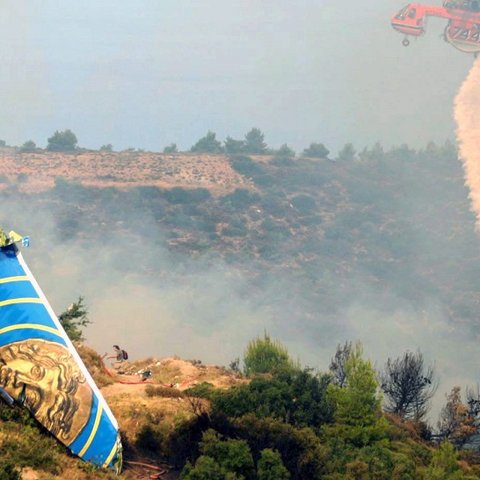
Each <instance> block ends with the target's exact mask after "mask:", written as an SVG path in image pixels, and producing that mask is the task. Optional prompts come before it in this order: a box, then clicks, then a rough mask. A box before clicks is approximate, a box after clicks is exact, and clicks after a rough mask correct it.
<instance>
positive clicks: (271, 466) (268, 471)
mask: <svg viewBox="0 0 480 480" xmlns="http://www.w3.org/2000/svg"><path fill="white" fill-rule="evenodd" d="M257 475H258V480H289V479H290V478H291V477H290V473H289V471H288V470H287V469H286V468H285V465H284V464H283V462H282V457H281V455H280V454H279V453H278V452H277V451H276V450H272V449H271V448H265V449H264V450H262V452H261V454H260V459H259V460H258V465H257Z"/></svg>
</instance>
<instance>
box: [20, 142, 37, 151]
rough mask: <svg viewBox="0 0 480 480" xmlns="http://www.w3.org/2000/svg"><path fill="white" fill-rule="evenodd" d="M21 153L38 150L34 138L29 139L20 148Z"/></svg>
mask: <svg viewBox="0 0 480 480" xmlns="http://www.w3.org/2000/svg"><path fill="white" fill-rule="evenodd" d="M18 151H19V152H20V153H32V152H36V151H37V145H36V143H35V142H34V141H33V140H27V141H26V142H25V143H24V144H23V145H22V146H21V147H20V148H19V149H18Z"/></svg>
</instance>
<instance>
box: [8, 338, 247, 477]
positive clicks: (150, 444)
mask: <svg viewBox="0 0 480 480" xmlns="http://www.w3.org/2000/svg"><path fill="white" fill-rule="evenodd" d="M77 348H78V350H79V353H80V355H81V356H82V358H83V360H84V362H85V364H86V365H87V367H88V368H89V370H90V372H91V373H92V375H93V376H94V378H95V381H96V382H97V384H98V385H99V386H101V392H102V394H103V395H104V397H105V399H106V400H107V402H108V404H109V406H110V408H111V409H112V411H113V413H114V415H115V417H116V418H117V420H118V422H119V426H120V430H121V432H122V441H123V444H124V450H125V452H124V458H125V465H124V472H123V473H122V475H120V476H119V477H116V476H115V475H112V474H109V473H108V472H102V471H99V470H95V469H93V468H90V466H89V465H87V464H85V463H84V462H81V461H79V460H76V459H75V458H73V457H71V456H70V455H68V454H67V452H66V449H65V448H64V447H62V446H60V445H59V444H57V443H56V442H55V440H53V439H52V438H50V435H49V434H48V433H47V432H44V431H42V429H41V428H39V427H38V426H37V424H36V422H35V421H33V420H31V419H30V417H29V416H28V414H27V413H26V412H25V411H23V410H21V409H19V408H16V409H13V410H12V409H10V408H9V407H7V406H6V405H5V404H3V403H2V402H1V401H0V444H1V445H2V447H3V448H2V449H0V477H1V472H2V470H1V467H2V466H3V465H4V463H3V462H5V461H9V460H10V461H12V462H13V463H14V464H15V465H16V466H17V467H18V468H23V475H22V478H23V479H25V480H37V479H38V480H44V479H47V478H48V479H49V480H53V479H65V478H69V479H72V480H89V479H94V478H95V479H96V478H99V479H100V478H119V479H125V480H131V479H138V478H150V477H149V476H150V475H153V474H155V473H156V472H157V471H158V472H162V475H161V478H162V479H167V480H168V479H174V478H178V472H175V471H174V469H173V467H172V466H171V465H169V464H168V463H165V458H164V457H165V453H164V452H163V453H162V455H161V456H160V457H158V453H159V451H158V446H156V445H155V441H157V439H158V438H159V433H157V434H156V433H155V432H153V433H152V431H151V430H150V429H151V428H154V429H155V431H156V432H162V433H163V434H164V435H165V436H166V435H167V434H168V433H169V432H172V431H173V430H174V429H175V427H176V425H178V423H179V422H180V421H185V420H188V419H189V418H191V417H192V416H193V415H194V414H195V403H194V402H193V401H191V399H190V398H189V397H187V396H185V395H184V393H183V392H184V391H185V390H186V389H187V388H191V387H193V386H195V385H199V384H201V383H203V382H208V383H209V384H210V385H212V386H214V387H215V388H220V389H225V388H229V387H232V386H233V385H236V384H243V383H245V379H243V378H241V377H239V376H238V375H237V374H235V373H233V372H231V371H228V370H226V369H225V368H220V367H216V366H214V365H203V364H202V363H201V362H198V361H186V360H181V359H179V358H162V359H154V358H150V359H145V360H142V361H138V362H128V363H127V364H125V365H124V369H126V370H127V371H126V372H125V373H124V374H118V373H116V371H115V370H114V369H108V371H109V373H108V374H106V371H105V370H104V369H103V367H102V368H99V366H100V365H101V362H100V357H99V356H98V354H97V353H96V352H94V351H93V350H92V349H90V348H88V347H86V346H85V345H82V344H78V345H77ZM146 368H148V369H149V370H151V372H152V377H151V379H149V380H148V381H146V383H142V381H141V378H140V377H139V376H138V375H135V373H136V372H138V371H139V370H144V369H146ZM130 372H131V374H129V373H130ZM170 385H172V387H170ZM173 385H175V386H173ZM32 449H37V451H36V453H35V454H33V452H32ZM142 464H145V465H146V466H143V465H142Z"/></svg>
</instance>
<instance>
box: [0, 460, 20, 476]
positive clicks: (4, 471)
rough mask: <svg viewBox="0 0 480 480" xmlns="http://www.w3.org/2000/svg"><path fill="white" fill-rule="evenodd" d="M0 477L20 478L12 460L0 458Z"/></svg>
mask: <svg viewBox="0 0 480 480" xmlns="http://www.w3.org/2000/svg"><path fill="white" fill-rule="evenodd" d="M0 478H1V479H2V480H21V478H22V477H21V474H20V470H18V469H17V467H16V466H15V465H14V464H13V463H12V462H9V461H7V462H3V461H1V460H0Z"/></svg>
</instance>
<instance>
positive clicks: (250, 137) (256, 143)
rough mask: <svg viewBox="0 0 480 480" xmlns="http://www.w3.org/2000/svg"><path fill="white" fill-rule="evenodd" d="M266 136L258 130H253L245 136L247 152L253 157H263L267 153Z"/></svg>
mask: <svg viewBox="0 0 480 480" xmlns="http://www.w3.org/2000/svg"><path fill="white" fill-rule="evenodd" d="M264 140H265V135H264V134H263V133H262V132H261V130H260V129H258V128H252V129H251V130H250V131H249V132H248V133H247V134H246V135H245V152H247V153H250V154H253V155H262V154H264V153H266V151H267V144H266V143H265V141H264Z"/></svg>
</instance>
